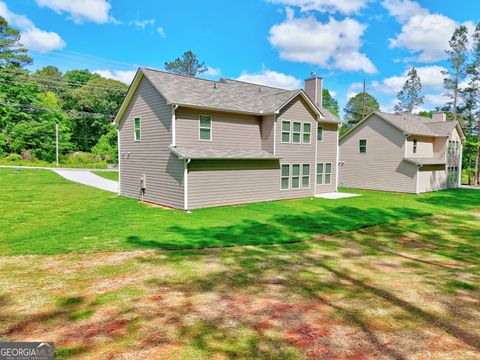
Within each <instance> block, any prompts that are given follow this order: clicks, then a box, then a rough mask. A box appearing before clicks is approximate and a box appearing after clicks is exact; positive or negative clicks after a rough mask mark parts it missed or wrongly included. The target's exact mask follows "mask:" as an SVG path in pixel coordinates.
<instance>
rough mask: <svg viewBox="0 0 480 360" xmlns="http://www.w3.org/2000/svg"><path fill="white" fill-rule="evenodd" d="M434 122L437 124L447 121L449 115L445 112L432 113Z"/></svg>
mask: <svg viewBox="0 0 480 360" xmlns="http://www.w3.org/2000/svg"><path fill="white" fill-rule="evenodd" d="M432 120H433V121H435V122H442V121H447V114H446V113H444V112H443V111H434V112H432Z"/></svg>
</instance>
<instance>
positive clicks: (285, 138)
mask: <svg viewBox="0 0 480 360" xmlns="http://www.w3.org/2000/svg"><path fill="white" fill-rule="evenodd" d="M290 126H291V124H290V121H282V143H289V142H290Z"/></svg>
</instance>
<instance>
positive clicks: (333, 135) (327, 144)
mask: <svg viewBox="0 0 480 360" xmlns="http://www.w3.org/2000/svg"><path fill="white" fill-rule="evenodd" d="M320 126H321V127H322V128H323V140H322V141H319V142H318V143H317V163H323V164H324V163H332V181H331V183H330V185H318V184H317V187H316V194H321V193H327V192H333V191H335V190H336V187H335V185H336V184H335V182H336V177H337V125H336V124H328V123H320ZM316 131H317V129H315V132H316ZM315 139H317V136H316V134H315ZM314 170H315V168H314Z"/></svg>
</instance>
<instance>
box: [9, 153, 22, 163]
mask: <svg viewBox="0 0 480 360" xmlns="http://www.w3.org/2000/svg"><path fill="white" fill-rule="evenodd" d="M5 160H6V161H10V162H16V161H22V160H23V159H22V156H21V155H19V154H10V155H8V156H7V157H6V158H5Z"/></svg>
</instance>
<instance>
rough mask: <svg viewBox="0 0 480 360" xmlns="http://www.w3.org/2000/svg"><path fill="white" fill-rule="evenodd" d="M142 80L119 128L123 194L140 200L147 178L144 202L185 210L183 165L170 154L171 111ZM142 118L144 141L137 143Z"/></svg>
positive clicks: (149, 84)
mask: <svg viewBox="0 0 480 360" xmlns="http://www.w3.org/2000/svg"><path fill="white" fill-rule="evenodd" d="M171 109H172V108H171V106H169V105H167V103H166V101H165V99H164V98H163V97H162V96H161V95H160V94H159V93H158V92H157V91H156V90H155V89H154V87H153V86H152V84H151V83H150V81H149V80H147V79H146V78H143V79H142V80H141V81H140V83H139V86H138V88H137V90H136V92H135V94H134V96H133V98H132V100H131V102H130V105H129V107H128V108H127V110H126V112H125V114H124V115H123V117H122V119H121V121H120V126H119V134H120V141H119V142H120V151H121V152H120V169H119V170H120V194H121V195H124V196H128V197H133V198H136V199H138V198H140V195H141V191H140V190H141V189H140V179H141V178H142V176H143V174H145V175H146V191H145V196H144V200H145V201H148V202H153V203H157V204H162V205H166V206H170V207H175V208H183V163H182V162H181V161H180V160H178V158H177V157H175V156H173V155H171V153H170V151H169V149H168V145H170V144H171V141H172V135H171V122H172V120H171V119H172V110H171ZM137 117H140V118H141V141H134V119H135V118H137Z"/></svg>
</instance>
